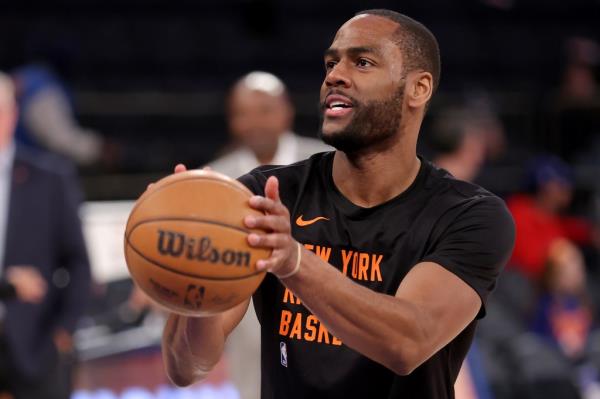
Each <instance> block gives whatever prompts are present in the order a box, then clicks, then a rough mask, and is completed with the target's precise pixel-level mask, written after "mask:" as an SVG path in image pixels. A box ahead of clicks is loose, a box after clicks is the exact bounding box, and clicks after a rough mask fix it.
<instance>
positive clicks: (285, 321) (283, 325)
mask: <svg viewBox="0 0 600 399" xmlns="http://www.w3.org/2000/svg"><path fill="white" fill-rule="evenodd" d="M290 321H292V312H290V311H289V310H282V311H281V322H280V323H279V335H283V336H284V337H285V336H287V335H288V332H289V331H290Z"/></svg>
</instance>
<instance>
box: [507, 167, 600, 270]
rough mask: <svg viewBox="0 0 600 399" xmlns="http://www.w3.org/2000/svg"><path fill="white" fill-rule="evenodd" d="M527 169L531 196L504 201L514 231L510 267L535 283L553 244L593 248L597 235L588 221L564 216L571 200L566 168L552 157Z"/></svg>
mask: <svg viewBox="0 0 600 399" xmlns="http://www.w3.org/2000/svg"><path fill="white" fill-rule="evenodd" d="M528 169H529V171H528V180H529V183H528V185H529V189H530V193H526V194H515V195H513V196H512V197H511V198H509V199H508V201H507V204H508V208H509V210H510V211H511V213H512V215H513V218H514V219H515V223H516V229H517V236H516V241H515V248H514V251H513V256H512V259H511V262H510V263H509V264H510V265H513V266H514V267H515V268H517V269H518V270H520V271H521V272H522V273H524V274H525V275H526V276H528V277H529V278H531V279H532V280H534V281H537V280H539V278H540V277H541V275H542V273H543V271H544V265H545V262H546V259H547V256H548V251H549V250H550V245H551V244H552V242H554V241H555V240H556V239H559V238H567V239H569V240H572V241H573V242H575V243H576V244H578V245H595V241H596V240H595V238H594V237H595V236H596V233H595V229H594V227H593V225H592V224H591V223H590V222H588V221H587V220H585V219H582V218H578V217H573V216H568V215H565V214H564V213H565V212H566V211H567V210H568V208H569V206H570V204H571V200H572V198H573V177H572V172H571V169H570V168H569V166H568V165H566V164H565V163H564V162H562V161H561V160H560V159H559V158H557V157H554V156H540V157H538V158H536V159H534V160H533V161H532V162H531V163H530V165H529V167H528Z"/></svg>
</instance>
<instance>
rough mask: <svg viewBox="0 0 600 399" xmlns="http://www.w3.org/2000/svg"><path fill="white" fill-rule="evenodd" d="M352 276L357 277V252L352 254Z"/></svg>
mask: <svg viewBox="0 0 600 399" xmlns="http://www.w3.org/2000/svg"><path fill="white" fill-rule="evenodd" d="M351 274H352V278H354V279H356V278H358V252H355V253H354V255H353V256H352V273H351Z"/></svg>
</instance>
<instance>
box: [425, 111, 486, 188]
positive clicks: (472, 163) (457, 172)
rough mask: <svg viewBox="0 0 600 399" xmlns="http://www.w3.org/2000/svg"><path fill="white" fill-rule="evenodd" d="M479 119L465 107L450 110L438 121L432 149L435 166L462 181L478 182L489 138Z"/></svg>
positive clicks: (435, 123)
mask: <svg viewBox="0 0 600 399" xmlns="http://www.w3.org/2000/svg"><path fill="white" fill-rule="evenodd" d="M482 127H483V126H482V125H481V123H480V121H479V120H478V119H477V117H473V116H470V115H469V110H468V109H466V108H464V109H460V108H450V109H446V110H444V111H442V112H441V113H440V114H439V115H438V116H437V118H436V120H435V122H434V125H433V129H432V134H431V137H430V139H429V142H430V146H431V147H432V150H433V151H434V153H435V155H434V158H433V163H435V164H436V165H437V166H439V167H440V168H442V169H445V170H447V171H448V172H450V173H451V174H452V176H454V177H456V178H457V179H459V180H465V181H470V182H472V181H473V180H475V178H476V177H477V175H478V174H479V171H480V169H481V167H482V166H483V164H484V162H485V158H486V136H485V131H483V130H482Z"/></svg>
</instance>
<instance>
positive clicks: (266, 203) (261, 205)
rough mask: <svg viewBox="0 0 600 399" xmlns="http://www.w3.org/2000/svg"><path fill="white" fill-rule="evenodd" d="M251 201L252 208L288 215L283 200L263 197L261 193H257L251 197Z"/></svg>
mask: <svg viewBox="0 0 600 399" xmlns="http://www.w3.org/2000/svg"><path fill="white" fill-rule="evenodd" d="M249 203H250V206H251V207H252V208H254V209H257V210H259V211H263V212H267V213H270V214H273V215H281V216H287V215H288V210H287V208H286V207H285V206H284V205H283V204H282V203H281V202H277V201H274V200H273V199H271V198H265V197H261V196H260V195H255V196H253V197H250V201H249Z"/></svg>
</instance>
